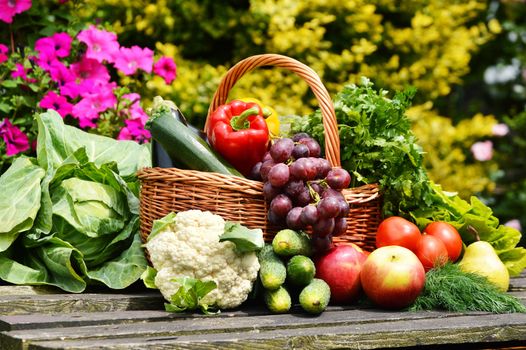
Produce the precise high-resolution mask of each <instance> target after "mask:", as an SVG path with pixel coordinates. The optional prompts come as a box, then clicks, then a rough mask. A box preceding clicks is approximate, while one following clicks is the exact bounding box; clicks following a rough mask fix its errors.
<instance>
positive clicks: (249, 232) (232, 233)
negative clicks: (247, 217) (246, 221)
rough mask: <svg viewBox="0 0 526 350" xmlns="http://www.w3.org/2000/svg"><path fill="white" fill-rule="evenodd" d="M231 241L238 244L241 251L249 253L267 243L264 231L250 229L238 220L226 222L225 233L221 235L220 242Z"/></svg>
mask: <svg viewBox="0 0 526 350" xmlns="http://www.w3.org/2000/svg"><path fill="white" fill-rule="evenodd" d="M223 241H230V242H233V243H234V244H235V245H236V250H237V251H238V252H240V253H248V252H254V251H258V250H261V249H262V248H263V246H264V245H265V241H264V240H263V231H262V230H261V229H260V228H258V229H249V228H247V227H245V226H243V225H241V224H240V223H237V222H230V221H227V222H225V233H223V234H222V235H221V236H220V237H219V242H223Z"/></svg>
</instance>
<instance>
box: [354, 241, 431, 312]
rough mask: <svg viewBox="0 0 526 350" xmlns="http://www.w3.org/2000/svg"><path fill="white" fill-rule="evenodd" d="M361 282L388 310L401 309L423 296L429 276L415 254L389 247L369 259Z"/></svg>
mask: <svg viewBox="0 0 526 350" xmlns="http://www.w3.org/2000/svg"><path fill="white" fill-rule="evenodd" d="M360 280H361V283H362V288H363V290H364V292H365V294H366V295H367V297H368V298H369V299H370V300H371V301H372V302H373V303H375V304H376V305H378V306H380V307H383V308H386V309H401V308H404V307H406V306H409V305H411V304H412V303H413V301H415V299H416V297H417V296H418V295H419V294H420V292H421V291H422V289H423V288H424V284H425V281H426V273H425V271H424V267H423V266H422V263H421V262H420V260H418V257H417V256H416V255H415V253H413V252H412V251H410V250H409V249H407V248H404V247H400V246H386V247H382V248H378V249H376V250H375V251H373V252H372V253H371V254H370V255H369V256H368V257H367V260H366V261H365V263H364V264H363V267H362V272H361V273H360Z"/></svg>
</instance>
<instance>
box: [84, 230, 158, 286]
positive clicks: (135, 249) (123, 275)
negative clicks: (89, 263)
mask: <svg viewBox="0 0 526 350" xmlns="http://www.w3.org/2000/svg"><path fill="white" fill-rule="evenodd" d="M147 265H148V263H147V261H146V257H145V256H144V250H143V249H142V245H141V239H140V237H139V233H138V232H137V233H136V234H135V236H134V239H133V242H132V244H131V245H130V247H129V248H128V249H126V250H124V251H123V252H122V253H121V254H120V255H119V256H117V257H116V258H114V259H112V260H109V261H106V262H105V263H104V264H102V265H101V266H100V267H98V268H96V269H90V270H89V271H88V272H87V276H88V277H89V278H90V279H92V280H96V281H99V282H102V283H104V284H105V285H106V286H108V287H110V288H113V289H123V288H126V287H128V286H130V285H131V284H132V283H134V282H135V281H137V280H138V279H139V278H140V277H141V275H142V274H143V272H144V270H145V269H146V266H147Z"/></svg>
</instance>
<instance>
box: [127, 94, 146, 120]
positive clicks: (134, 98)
mask: <svg viewBox="0 0 526 350" xmlns="http://www.w3.org/2000/svg"><path fill="white" fill-rule="evenodd" d="M122 97H123V98H125V99H127V100H129V101H130V102H132V103H131V105H130V106H129V107H128V108H127V110H126V112H127V113H128V115H129V117H130V118H129V119H138V120H140V121H141V122H142V123H143V124H145V123H146V121H147V120H148V114H146V113H145V112H144V110H143V109H142V107H141V104H140V100H141V96H140V95H139V94H136V93H131V94H126V95H123V96H122Z"/></svg>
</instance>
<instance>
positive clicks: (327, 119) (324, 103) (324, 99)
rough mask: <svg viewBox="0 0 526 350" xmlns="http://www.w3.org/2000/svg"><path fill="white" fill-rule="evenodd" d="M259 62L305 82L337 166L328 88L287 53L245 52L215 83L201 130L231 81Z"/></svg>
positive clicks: (337, 139) (328, 152) (328, 156)
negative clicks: (246, 54) (315, 101)
mask: <svg viewBox="0 0 526 350" xmlns="http://www.w3.org/2000/svg"><path fill="white" fill-rule="evenodd" d="M263 66H275V67H279V68H285V69H287V70H290V71H292V72H293V73H295V74H296V75H298V76H299V77H300V78H302V79H303V80H304V81H305V82H306V83H307V84H308V85H309V87H310V89H311V91H312V92H313V93H314V96H315V97H316V100H317V101H318V104H319V106H320V110H321V114H322V122H323V126H324V133H325V145H324V146H325V158H326V159H327V160H328V161H329V162H330V163H331V165H332V166H333V167H341V159H340V136H339V133H338V124H337V121H336V112H335V110H334V105H333V102H332V99H331V97H330V95H329V92H328V91H327V88H326V87H325V85H324V84H323V82H322V81H321V79H320V77H319V75H318V74H317V73H316V72H315V71H314V70H313V69H312V68H311V67H309V66H307V65H306V64H304V63H302V62H300V61H298V60H296V59H294V58H291V57H288V56H284V55H279V54H273V53H268V54H261V55H254V56H249V57H247V58H245V59H243V60H241V61H239V62H238V63H236V64H235V65H234V66H232V67H231V68H230V69H229V70H228V71H227V72H226V74H225V75H224V76H223V78H222V79H221V81H220V83H219V86H218V88H217V90H216V91H215V93H214V96H213V97H212V102H211V104H210V106H209V108H208V114H207V117H206V122H205V127H204V129H205V131H206V130H207V129H208V125H209V124H208V122H209V119H210V115H211V114H212V113H213V112H214V111H215V110H216V109H217V108H218V107H219V106H220V105H222V104H224V103H225V102H226V101H227V98H228V93H229V92H230V90H231V89H232V87H233V86H234V85H235V83H236V82H237V81H238V80H239V79H241V77H243V75H245V74H246V73H249V72H250V71H252V70H254V69H255V68H258V67H263Z"/></svg>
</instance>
